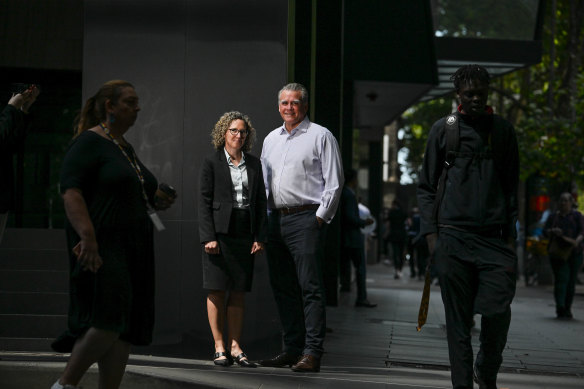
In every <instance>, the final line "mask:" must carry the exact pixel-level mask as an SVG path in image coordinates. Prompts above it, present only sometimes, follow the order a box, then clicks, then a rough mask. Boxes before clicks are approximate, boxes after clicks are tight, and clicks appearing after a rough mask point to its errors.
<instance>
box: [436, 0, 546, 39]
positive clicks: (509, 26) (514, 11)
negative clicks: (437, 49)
mask: <svg viewBox="0 0 584 389" xmlns="http://www.w3.org/2000/svg"><path fill="white" fill-rule="evenodd" d="M432 4H433V7H432V8H433V10H432V11H433V19H434V31H435V35H436V36H438V37H454V38H491V39H513V40H533V39H534V35H535V27H536V21H537V10H538V4H539V0H491V1H482V2H481V1H471V0H456V1H455V0H434V1H433V2H432Z"/></svg>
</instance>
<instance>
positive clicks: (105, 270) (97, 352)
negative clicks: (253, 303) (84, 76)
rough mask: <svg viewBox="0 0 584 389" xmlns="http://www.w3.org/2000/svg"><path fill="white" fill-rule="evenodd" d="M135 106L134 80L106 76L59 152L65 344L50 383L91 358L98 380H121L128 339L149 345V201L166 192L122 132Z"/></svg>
mask: <svg viewBox="0 0 584 389" xmlns="http://www.w3.org/2000/svg"><path fill="white" fill-rule="evenodd" d="M138 111H140V107H139V105H138V96H137V95H136V92H135V90H134V87H133V86H132V84H130V83H128V82H125V81H120V80H114V81H109V82H107V83H106V84H104V85H103V86H102V87H101V88H100V90H99V91H98V92H97V94H96V95H95V96H93V97H91V98H90V99H89V100H88V101H87V103H86V104H85V107H84V108H83V111H82V112H81V114H80V116H79V121H78V124H77V126H76V134H75V137H74V139H73V141H72V143H71V145H70V147H69V149H68V151H67V154H66V155H65V159H64V161H63V167H62V170H61V181H60V189H61V193H62V197H63V201H64V205H65V212H66V214H67V219H68V223H67V225H66V232H67V243H68V247H69V255H70V300H69V304H70V305H69V321H68V322H69V329H68V331H67V332H66V333H64V334H63V335H61V337H59V338H58V339H57V340H56V341H55V342H54V343H53V348H54V349H55V350H56V351H59V352H71V357H70V359H69V361H68V363H67V366H66V368H65V371H64V372H63V374H62V375H61V377H60V378H59V380H57V382H56V383H55V384H54V385H53V389H59V388H74V387H75V385H77V384H78V383H79V381H80V380H81V378H82V376H83V375H84V374H85V372H86V371H87V369H88V368H89V367H90V366H91V365H92V364H93V363H95V362H97V363H98V366H99V387H100V388H108V389H111V388H113V389H115V388H118V387H119V385H120V382H121V380H122V377H123V374H124V371H125V367H126V362H127V360H128V356H129V352H130V344H134V345H147V344H149V343H150V342H151V339H152V329H153V325H154V249H153V235H152V233H153V223H152V221H151V218H152V216H150V217H149V214H154V212H155V209H166V208H168V207H169V206H170V205H171V204H172V202H173V201H174V198H173V197H171V196H168V195H166V194H165V193H164V192H162V191H160V190H158V189H157V186H158V184H157V181H156V178H155V177H154V176H153V175H152V173H150V171H149V170H148V169H147V168H146V166H144V165H143V164H142V162H140V160H139V159H138V157H137V156H136V154H135V152H134V149H133V148H132V146H131V145H130V144H129V143H128V142H127V141H126V140H125V138H124V134H125V133H126V132H127V131H128V129H129V128H130V127H131V126H132V125H133V124H134V122H135V120H136V117H137V114H138Z"/></svg>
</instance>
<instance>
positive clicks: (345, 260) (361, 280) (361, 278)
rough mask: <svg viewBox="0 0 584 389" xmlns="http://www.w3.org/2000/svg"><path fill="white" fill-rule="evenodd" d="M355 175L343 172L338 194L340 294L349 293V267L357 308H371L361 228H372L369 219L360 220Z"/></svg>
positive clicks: (353, 171)
mask: <svg viewBox="0 0 584 389" xmlns="http://www.w3.org/2000/svg"><path fill="white" fill-rule="evenodd" d="M357 184H358V181H357V171H356V170H355V169H349V170H347V171H345V185H344V186H343V191H342V193H341V205H340V213H341V263H340V265H341V266H340V275H341V292H349V291H350V290H351V273H352V272H351V263H353V266H354V267H355V275H356V281H357V300H356V301H355V306H356V307H366V308H373V307H376V306H377V304H374V303H371V302H370V301H369V300H368V299H367V284H366V281H367V263H366V261H365V235H364V234H363V233H362V232H361V228H363V227H365V226H369V225H371V224H373V223H374V222H375V221H374V220H373V219H372V218H367V219H361V218H360V216H359V205H358V202H357V196H356V194H355V191H356V190H357Z"/></svg>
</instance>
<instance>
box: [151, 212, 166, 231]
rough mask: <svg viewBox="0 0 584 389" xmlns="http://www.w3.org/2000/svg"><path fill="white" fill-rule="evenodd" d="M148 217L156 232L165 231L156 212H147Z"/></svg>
mask: <svg viewBox="0 0 584 389" xmlns="http://www.w3.org/2000/svg"><path fill="white" fill-rule="evenodd" d="M148 216H150V220H152V224H154V227H156V231H164V230H166V227H164V224H163V223H162V220H160V217H159V216H158V214H157V213H156V211H150V212H148Z"/></svg>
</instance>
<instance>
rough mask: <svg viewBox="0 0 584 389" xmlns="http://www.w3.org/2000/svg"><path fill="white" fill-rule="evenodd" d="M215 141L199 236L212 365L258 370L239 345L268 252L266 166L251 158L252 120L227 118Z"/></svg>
mask: <svg viewBox="0 0 584 389" xmlns="http://www.w3.org/2000/svg"><path fill="white" fill-rule="evenodd" d="M211 138H212V143H213V147H214V148H215V153H213V154H212V155H210V156H208V157H206V158H205V159H204V161H203V164H202V165H201V172H200V175H199V180H200V183H199V191H200V194H199V235H200V240H201V244H202V245H203V287H204V288H205V289H207V290H208V291H209V292H208V294H207V316H208V318H209V325H210V327H211V332H212V334H213V340H214V342H215V354H214V355H213V361H214V363H215V365H220V366H229V365H231V364H232V363H233V361H235V362H237V364H238V365H240V366H243V367H256V365H255V363H253V362H251V361H249V360H248V358H247V355H246V354H245V353H244V352H243V350H242V349H241V343H240V342H241V331H242V328H243V313H244V308H245V304H244V302H245V300H244V298H245V293H246V292H249V291H251V286H252V280H253V269H254V257H255V255H256V254H259V253H261V252H262V251H263V249H264V243H265V242H266V239H267V215H266V191H265V187H264V176H263V173H262V165H261V162H260V160H259V158H257V157H254V156H253V155H251V154H250V153H249V151H250V150H251V148H252V146H253V143H254V140H255V129H254V128H253V126H252V124H251V121H250V119H249V117H248V116H247V115H244V114H242V113H240V112H237V111H232V112H226V113H225V114H223V116H221V118H219V120H218V121H217V123H216V124H215V127H214V128H213V131H212V132H211ZM226 293H228V298H227V304H225V303H226V300H225V298H226ZM225 322H227V329H228V336H227V343H225V338H224V336H223V329H224V325H225Z"/></svg>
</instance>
